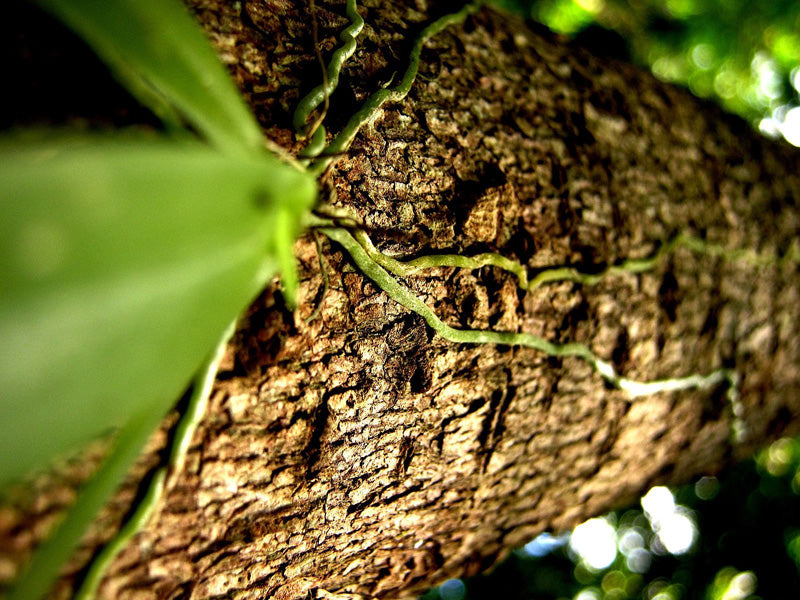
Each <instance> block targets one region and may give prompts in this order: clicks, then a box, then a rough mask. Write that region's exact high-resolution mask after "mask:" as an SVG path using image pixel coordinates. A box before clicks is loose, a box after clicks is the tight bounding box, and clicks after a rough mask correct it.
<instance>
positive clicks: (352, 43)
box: [293, 0, 364, 156]
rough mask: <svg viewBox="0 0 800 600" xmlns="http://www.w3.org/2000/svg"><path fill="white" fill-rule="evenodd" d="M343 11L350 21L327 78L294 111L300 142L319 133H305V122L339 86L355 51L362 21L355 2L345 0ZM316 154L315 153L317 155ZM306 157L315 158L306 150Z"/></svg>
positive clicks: (342, 34) (330, 64)
mask: <svg viewBox="0 0 800 600" xmlns="http://www.w3.org/2000/svg"><path fill="white" fill-rule="evenodd" d="M345 10H346V13H347V18H348V19H350V25H348V26H347V27H346V28H345V29H344V30H343V31H342V32H341V33H340V34H339V40H340V41H341V42H342V45H341V46H339V47H338V48H337V49H336V50H335V51H334V53H333V55H332V56H331V62H330V63H328V69H327V77H326V78H325V80H324V81H323V82H322V83H321V84H320V85H318V86H317V87H315V88H314V89H313V90H311V91H310V92H309V93H308V94H306V95H305V96H304V97H303V99H302V100H300V102H299V103H298V105H297V108H296V109H295V111H294V117H293V124H294V129H295V131H296V132H297V137H298V139H300V140H304V139H306V138H307V137H308V136H310V135H313V134H314V133H316V131H319V127H316V128H315V130H316V131H307V130H306V126H307V123H306V121H307V120H308V117H309V115H311V113H312V112H313V111H314V110H316V108H317V107H318V106H319V105H320V104H322V103H323V102H324V101H325V99H326V98H328V97H329V96H330V95H331V94H332V93H333V91H334V90H335V89H336V86H338V85H339V74H340V73H341V71H342V65H344V63H345V61H347V59H348V58H350V57H351V56H353V53H354V52H355V51H356V38H357V37H358V34H359V33H361V30H362V29H363V28H364V19H362V18H361V15H359V14H358V7H357V6H356V0H347V6H346V9H345ZM322 140H323V142H324V140H325V136H324V131H323V135H322ZM320 149H321V148H320ZM318 153H319V152H318V151H317V154H318ZM306 156H316V154H311V153H310V150H308V149H307V150H306Z"/></svg>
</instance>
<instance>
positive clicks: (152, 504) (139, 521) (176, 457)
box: [75, 322, 235, 600]
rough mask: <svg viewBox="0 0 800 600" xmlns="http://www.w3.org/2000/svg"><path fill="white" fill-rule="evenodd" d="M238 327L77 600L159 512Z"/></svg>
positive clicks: (198, 380) (214, 356)
mask: <svg viewBox="0 0 800 600" xmlns="http://www.w3.org/2000/svg"><path fill="white" fill-rule="evenodd" d="M234 326H235V322H234V323H231V324H230V325H229V326H228V327H227V329H226V330H225V333H224V334H223V335H222V337H221V338H220V341H219V342H218V344H217V346H216V348H215V349H214V351H213V352H212V353H211V354H210V355H209V357H208V358H207V359H206V361H205V362H204V363H203V365H202V366H201V367H200V369H199V370H198V372H197V375H196V376H195V379H194V381H193V382H192V391H191V394H190V396H189V401H188V403H187V405H186V410H185V411H184V412H183V414H182V415H181V418H180V420H179V421H178V424H177V425H176V427H175V431H174V434H173V438H172V444H171V447H170V452H169V461H168V463H167V465H165V466H161V467H159V468H158V469H156V471H155V472H154V473H153V475H152V477H151V478H150V479H149V481H148V482H147V484H146V485H147V487H146V489H145V491H144V494H143V495H142V496H141V498H140V499H139V500H138V502H137V504H136V506H135V507H134V508H133V510H132V512H131V513H130V516H129V517H128V518H127V519H126V521H125V523H124V524H123V525H122V527H121V528H120V530H119V531H118V532H117V534H116V535H115V536H114V538H113V539H112V540H111V541H110V542H109V543H108V544H106V546H105V547H104V548H103V549H102V550H101V551H100V552H99V553H98V554H97V556H95V558H94V560H93V561H92V563H91V564H90V565H89V570H88V571H87V573H86V577H85V578H84V579H83V581H82V582H81V584H80V587H79V588H78V590H77V592H76V594H75V598H76V599H77V600H91V599H92V598H94V597H95V594H96V592H97V587H98V586H99V585H100V582H101V581H102V580H103V577H104V576H105V573H106V571H107V570H108V567H109V566H110V565H111V563H112V561H113V560H114V558H115V557H116V556H117V554H119V552H120V550H122V549H123V548H124V547H125V546H126V545H127V544H128V542H129V541H130V540H131V538H133V536H134V535H136V534H137V533H139V531H141V530H142V528H143V527H144V526H145V525H147V523H148V521H150V519H151V518H152V516H153V514H154V513H155V511H156V509H157V507H158V503H159V502H160V500H161V497H162V496H163V495H164V489H165V487H166V486H167V485H168V482H167V474H168V473H167V472H168V470H169V471H170V477H173V478H174V477H175V476H176V475H177V474H178V473H180V472H181V471H182V470H183V465H184V462H185V460H186V453H187V451H188V450H189V444H190V443H191V441H192V436H193V435H194V432H195V430H196V429H197V426H198V425H199V423H200V420H201V419H202V418H203V415H204V414H205V411H206V408H207V406H208V398H209V396H210V394H211V388H212V385H213V384H214V379H215V378H216V376H217V368H218V367H219V361H220V360H221V359H222V354H223V352H224V351H225V346H226V345H227V343H228V340H229V339H230V338H231V335H233V331H234Z"/></svg>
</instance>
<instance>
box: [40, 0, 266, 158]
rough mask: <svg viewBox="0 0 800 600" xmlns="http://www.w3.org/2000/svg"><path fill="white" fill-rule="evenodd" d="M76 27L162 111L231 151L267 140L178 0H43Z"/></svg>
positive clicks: (133, 87)
mask: <svg viewBox="0 0 800 600" xmlns="http://www.w3.org/2000/svg"><path fill="white" fill-rule="evenodd" d="M36 1H37V3H38V4H40V5H41V6H42V7H44V8H45V9H47V10H48V11H50V12H52V13H53V14H54V15H56V16H57V17H59V18H60V19H62V20H63V21H64V22H65V23H66V24H67V25H69V26H70V27H71V28H72V29H74V30H75V31H76V32H77V33H78V34H80V36H81V37H82V38H83V39H84V40H85V41H86V42H87V43H88V44H89V45H90V46H92V48H93V49H94V51H95V52H97V54H98V55H99V56H100V57H101V58H102V59H103V60H104V61H105V62H106V63H108V64H109V66H111V67H112V69H113V70H114V72H115V73H116V74H117V76H118V77H119V78H120V79H121V80H122V81H123V83H124V84H125V85H126V87H127V88H128V89H129V90H130V91H131V92H132V93H133V94H134V95H135V96H136V97H137V98H138V99H139V101H140V102H142V103H143V104H145V105H147V106H149V107H150V108H151V109H153V110H154V111H155V112H156V113H157V114H158V115H159V116H161V117H162V118H164V119H166V120H170V116H171V115H174V111H173V109H177V111H178V113H179V114H180V115H181V116H182V117H183V118H184V119H186V120H187V121H188V122H189V123H190V124H191V125H193V126H194V127H195V128H196V129H197V130H198V131H200V132H201V133H202V134H204V135H205V136H207V137H208V138H209V140H210V141H211V142H212V143H213V144H214V145H216V146H217V147H218V148H221V149H224V150H226V151H235V152H238V151H241V150H251V151H252V150H258V149H260V148H262V147H263V143H264V139H263V135H262V133H261V129H260V128H259V125H258V123H257V122H256V120H255V118H254V117H253V115H252V113H251V112H250V111H249V110H248V108H247V106H246V105H245V103H244V100H243V99H242V97H241V96H240V94H239V92H238V90H237V89H236V86H235V85H234V84H233V82H232V81H231V79H230V77H229V76H228V73H227V72H226V71H225V68H224V67H223V66H222V64H221V63H220V62H219V60H218V59H217V57H216V55H215V54H214V51H213V49H212V48H211V46H210V45H209V43H208V40H207V39H206V38H205V36H204V35H203V32H202V31H201V30H200V28H199V27H198V25H197V24H196V23H195V22H194V21H193V20H192V18H191V17H190V16H189V14H188V13H187V12H186V8H185V7H184V6H182V5H181V4H180V3H179V2H178V1H177V0H147V1H143V0H36Z"/></svg>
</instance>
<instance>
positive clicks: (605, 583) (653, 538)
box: [425, 439, 800, 600]
mask: <svg viewBox="0 0 800 600" xmlns="http://www.w3.org/2000/svg"><path fill="white" fill-rule="evenodd" d="M655 491H658V492H661V494H660V495H661V496H662V498H661V500H664V498H663V497H664V496H667V498H668V499H669V496H670V495H669V493H668V492H667V491H666V488H654V490H652V491H651V492H650V493H649V494H648V495H647V496H645V498H643V500H642V504H643V507H642V508H631V509H628V510H624V511H619V512H616V513H611V514H610V515H607V516H606V517H605V518H604V519H592V520H591V521H601V520H602V521H605V522H606V523H608V524H610V525H611V527H612V531H613V535H612V537H611V539H612V541H613V543H614V544H615V546H616V548H615V552H614V553H613V554H612V556H613V559H612V560H611V562H610V564H608V565H607V566H602V568H597V567H592V566H591V565H590V564H589V563H590V562H591V557H590V556H588V555H582V554H580V553H579V552H577V551H576V544H575V543H574V541H575V537H576V533H577V528H576V531H575V532H573V533H572V534H571V537H572V540H571V541H570V536H568V535H566V536H562V537H558V538H555V537H548V536H540V537H539V538H537V540H535V541H534V542H532V543H530V544H528V545H527V546H525V547H524V548H522V549H519V550H517V551H516V552H514V553H513V554H512V556H511V557H510V558H509V559H508V560H506V561H505V562H504V563H502V564H501V565H499V566H498V567H497V568H495V569H494V570H493V571H492V572H490V573H488V574H485V575H481V576H478V577H475V578H472V579H469V580H466V581H465V582H462V585H461V586H460V587H459V586H458V585H455V584H454V583H452V582H448V584H447V587H445V588H444V593H442V591H440V590H441V589H442V588H440V589H438V590H431V591H430V592H429V593H428V594H427V595H426V597H425V598H426V600H438V599H439V598H441V599H442V600H470V599H477V598H495V597H502V598H505V599H508V600H514V599H519V600H522V599H525V600H532V599H535V600H550V599H552V600H556V599H558V600H561V599H574V600H629V599H630V600H633V599H646V600H688V599H698V600H701V599H702V600H758V599H760V598H764V599H767V598H787V597H794V595H795V594H796V590H798V589H800V441H798V440H797V439H782V440H779V441H778V442H775V443H774V444H772V445H771V446H769V447H768V448H767V449H765V450H763V451H762V452H761V453H760V454H759V455H758V456H756V457H755V459H753V460H750V461H746V462H744V463H742V464H740V465H738V466H737V467H735V468H734V469H732V470H730V471H729V472H727V473H726V474H725V475H724V477H721V478H720V479H717V478H715V477H702V478H701V479H699V480H698V481H697V482H695V483H694V484H692V485H687V486H684V487H682V488H680V489H678V490H676V491H675V492H674V493H673V495H672V497H673V498H674V502H675V504H674V510H673V512H674V514H676V515H681V516H682V518H685V519H688V521H689V522H691V524H692V527H693V529H694V535H693V541H692V542H691V544H689V545H688V547H686V548H679V549H675V548H672V547H671V545H670V534H671V533H674V532H675V530H676V529H679V528H680V527H676V524H675V522H674V521H673V522H670V523H669V527H667V526H666V525H667V523H666V522H664V521H661V522H660V521H659V519H658V518H656V517H655V516H654V514H653V509H652V507H651V506H648V502H647V499H648V498H650V497H652V496H654V495H656V494H654V492H655ZM670 501H671V500H670ZM663 504H664V503H663V502H662V506H663ZM644 507H647V510H646V509H645V508H644ZM662 515H663V513H662ZM603 543H604V541H603V539H601V538H599V537H598V538H596V539H595V542H594V546H595V547H594V548H590V551H596V550H597V547H598V546H602V545H603ZM670 550H671V551H670ZM537 555H539V556H537ZM790 590H795V591H794V592H789V591H790ZM458 592H460V593H458ZM787 593H788V595H787Z"/></svg>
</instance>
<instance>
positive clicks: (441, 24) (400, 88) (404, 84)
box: [309, 3, 479, 174]
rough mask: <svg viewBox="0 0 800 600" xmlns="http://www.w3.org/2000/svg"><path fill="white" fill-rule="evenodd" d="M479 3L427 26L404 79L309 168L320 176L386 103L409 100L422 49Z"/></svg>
mask: <svg viewBox="0 0 800 600" xmlns="http://www.w3.org/2000/svg"><path fill="white" fill-rule="evenodd" d="M478 7H479V4H478V3H470V4H467V5H466V6H464V7H463V8H462V9H461V10H459V11H458V12H455V13H451V14H448V15H445V16H443V17H440V18H439V19H437V20H436V21H434V22H433V23H431V24H430V25H428V26H427V27H425V28H424V29H423V30H422V31H421V32H420V34H419V36H418V37H417V38H416V39H415V40H414V45H413V46H412V47H411V54H410V55H409V62H408V67H407V68H406V71H405V73H404V74H403V77H402V79H401V80H400V81H399V83H398V84H397V85H395V86H394V87H387V88H382V89H380V90H378V91H376V92H374V93H373V94H372V95H371V96H370V97H369V98H367V100H366V102H364V104H363V105H362V106H361V108H360V109H359V110H358V111H357V112H356V113H355V114H354V115H353V116H352V117H350V120H349V121H348V122H347V125H345V126H344V129H342V131H341V132H340V133H339V134H338V135H337V136H336V137H335V138H334V139H333V140H332V141H331V143H330V144H328V146H327V147H326V148H325V150H324V151H323V152H322V153H321V156H320V158H318V159H317V160H315V161H314V162H313V163H312V164H311V166H310V167H309V169H310V170H311V172H313V173H315V174H320V173H322V172H323V171H325V169H326V168H327V167H328V165H330V163H331V161H333V160H334V158H335V156H336V155H339V154H342V153H344V152H346V151H347V149H348V148H350V144H352V143H353V140H354V139H355V137H356V135H358V132H359V131H360V130H361V127H363V126H364V125H365V124H366V123H368V122H369V121H370V120H371V119H373V118H374V117H375V116H376V115H377V114H378V110H379V109H380V107H381V106H383V104H384V103H385V102H399V101H400V100H402V99H403V98H405V97H406V95H407V94H408V92H409V91H410V90H411V86H412V85H413V84H414V80H415V79H416V77H417V72H418V71H419V58H420V54H421V53H422V47H423V45H424V44H425V42H426V41H427V40H428V39H429V38H431V37H433V36H434V35H436V34H437V33H439V32H441V31H442V30H443V29H445V28H446V27H448V26H449V25H455V24H458V23H461V22H463V21H464V19H466V17H467V16H468V15H470V14H473V13H474V12H476V11H477V9H478Z"/></svg>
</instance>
